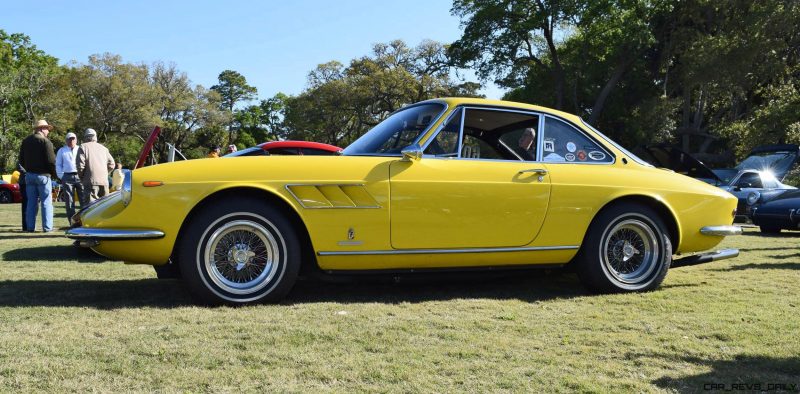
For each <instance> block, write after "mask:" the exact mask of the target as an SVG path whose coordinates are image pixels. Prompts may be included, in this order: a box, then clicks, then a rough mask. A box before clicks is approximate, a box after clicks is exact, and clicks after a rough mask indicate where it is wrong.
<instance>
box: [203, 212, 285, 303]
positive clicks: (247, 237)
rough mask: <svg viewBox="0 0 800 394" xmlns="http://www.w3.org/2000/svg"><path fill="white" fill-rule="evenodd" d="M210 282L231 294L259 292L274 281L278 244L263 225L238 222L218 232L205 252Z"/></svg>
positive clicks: (229, 223) (231, 223) (220, 228)
mask: <svg viewBox="0 0 800 394" xmlns="http://www.w3.org/2000/svg"><path fill="white" fill-rule="evenodd" d="M203 257H204V260H205V269H206V272H207V273H208V275H209V277H210V279H211V280H212V281H213V282H214V283H215V284H216V285H217V286H219V287H220V288H221V289H223V290H225V291H227V292H230V293H232V294H238V295H246V294H251V293H255V292H258V291H259V290H261V289H262V288H263V287H264V286H266V285H267V284H269V283H270V282H271V281H272V278H273V277H274V276H275V273H276V272H277V270H278V265H279V262H280V259H281V249H280V247H279V241H278V240H277V239H276V238H275V236H274V235H273V233H272V232H270V231H269V230H267V229H266V228H265V227H264V226H263V225H261V224H259V223H257V222H254V221H251V220H235V221H231V222H228V223H226V224H225V225H223V226H221V227H219V228H218V229H216V230H215V231H214V232H213V233H212V234H211V236H209V238H208V242H207V243H206V248H205V252H204V256H203Z"/></svg>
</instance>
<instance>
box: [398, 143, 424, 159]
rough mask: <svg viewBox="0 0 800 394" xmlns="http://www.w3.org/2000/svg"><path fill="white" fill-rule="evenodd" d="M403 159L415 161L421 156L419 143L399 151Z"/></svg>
mask: <svg viewBox="0 0 800 394" xmlns="http://www.w3.org/2000/svg"><path fill="white" fill-rule="evenodd" d="M400 153H402V154H403V161H417V160H419V159H421V158H422V147H421V146H419V144H414V145H409V146H407V147H405V148H404V149H403V150H401V151H400Z"/></svg>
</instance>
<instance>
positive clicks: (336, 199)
mask: <svg viewBox="0 0 800 394" xmlns="http://www.w3.org/2000/svg"><path fill="white" fill-rule="evenodd" d="M286 190H287V191H289V194H291V195H292V197H294V198H295V200H297V202H299V203H300V205H302V206H303V208H306V209H324V208H339V209H346V208H351V209H369V208H372V209H374V208H380V207H381V206H380V205H378V202H377V201H375V199H374V198H373V197H372V195H371V194H369V192H368V191H367V189H366V187H364V185H362V184H348V185H334V184H328V185H286Z"/></svg>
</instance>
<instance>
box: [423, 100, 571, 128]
mask: <svg viewBox="0 0 800 394" xmlns="http://www.w3.org/2000/svg"><path fill="white" fill-rule="evenodd" d="M423 102H444V103H446V104H447V105H448V106H456V105H470V104H471V105H485V106H493V107H504V108H512V109H514V108H516V109H523V110H529V111H536V112H545V113H549V114H553V115H557V116H560V117H562V118H565V119H567V120H570V121H572V122H575V123H580V121H581V118H580V117H579V116H576V115H574V114H571V113H569V112H564V111H559V110H556V109H552V108H548V107H542V106H539V105H533V104H526V103H518V102H516V101H506V100H488V99H482V98H471V97H442V98H438V99H432V100H427V101H423Z"/></svg>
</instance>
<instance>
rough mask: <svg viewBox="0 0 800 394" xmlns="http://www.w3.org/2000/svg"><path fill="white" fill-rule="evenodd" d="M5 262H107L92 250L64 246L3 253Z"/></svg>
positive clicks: (19, 249) (40, 247)
mask: <svg viewBox="0 0 800 394" xmlns="http://www.w3.org/2000/svg"><path fill="white" fill-rule="evenodd" d="M3 260H4V261H31V260H34V261H39V262H41V261H44V262H47V261H77V262H79V263H102V262H105V261H108V260H106V258H105V257H102V256H100V255H98V254H96V253H94V252H92V251H91V250H88V249H83V248H76V247H74V246H71V245H64V246H37V247H34V248H17V249H14V250H9V251H7V252H4V253H3Z"/></svg>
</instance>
